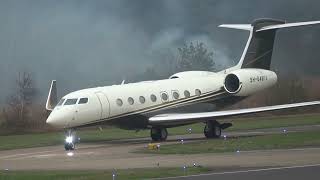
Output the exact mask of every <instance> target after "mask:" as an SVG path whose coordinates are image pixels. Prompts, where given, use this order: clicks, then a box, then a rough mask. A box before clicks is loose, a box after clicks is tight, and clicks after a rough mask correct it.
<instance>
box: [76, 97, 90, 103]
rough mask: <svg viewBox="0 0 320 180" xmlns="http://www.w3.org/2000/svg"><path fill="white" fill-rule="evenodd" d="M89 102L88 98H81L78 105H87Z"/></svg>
mask: <svg viewBox="0 0 320 180" xmlns="http://www.w3.org/2000/svg"><path fill="white" fill-rule="evenodd" d="M87 102H88V98H81V99H80V100H79V102H78V104H86V103H87Z"/></svg>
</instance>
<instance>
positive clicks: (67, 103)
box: [64, 99, 78, 106]
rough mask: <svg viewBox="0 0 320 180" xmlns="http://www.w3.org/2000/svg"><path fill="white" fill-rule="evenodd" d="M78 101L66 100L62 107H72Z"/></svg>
mask: <svg viewBox="0 0 320 180" xmlns="http://www.w3.org/2000/svg"><path fill="white" fill-rule="evenodd" d="M77 101H78V99H67V100H66V102H65V103H64V106H65V105H74V104H76V103H77Z"/></svg>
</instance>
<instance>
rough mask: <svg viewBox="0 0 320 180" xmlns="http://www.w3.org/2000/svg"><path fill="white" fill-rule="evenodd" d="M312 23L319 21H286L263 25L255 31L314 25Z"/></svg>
mask: <svg viewBox="0 0 320 180" xmlns="http://www.w3.org/2000/svg"><path fill="white" fill-rule="evenodd" d="M314 24H320V21H308V22H298V23H286V24H279V25H272V26H265V27H262V28H260V29H258V30H257V32H260V31H266V30H272V29H282V28H289V27H298V26H307V25H314Z"/></svg>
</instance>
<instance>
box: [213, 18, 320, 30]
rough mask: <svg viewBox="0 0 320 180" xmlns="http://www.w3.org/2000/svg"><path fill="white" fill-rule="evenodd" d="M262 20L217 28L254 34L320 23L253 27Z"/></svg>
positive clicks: (310, 22) (318, 22)
mask: <svg viewBox="0 0 320 180" xmlns="http://www.w3.org/2000/svg"><path fill="white" fill-rule="evenodd" d="M262 20H263V19H261V20H256V21H255V22H254V23H253V24H222V25H220V26H219V27H222V28H229V29H239V30H246V31H251V30H253V29H254V30H255V32H261V31H267V30H277V29H282V28H289V27H299V26H307V25H314V24H320V21H307V22H297V23H285V22H284V21H283V22H284V23H279V24H273V25H266V26H260V27H255V24H256V23H257V22H259V21H262ZM270 21H272V20H270ZM277 21H279V20H277ZM279 22H280V21H279Z"/></svg>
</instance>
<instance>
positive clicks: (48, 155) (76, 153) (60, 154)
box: [10, 152, 95, 160]
mask: <svg viewBox="0 0 320 180" xmlns="http://www.w3.org/2000/svg"><path fill="white" fill-rule="evenodd" d="M73 153H74V154H73V155H72V156H73V157H77V156H84V155H92V154H95V153H94V152H81V153H80V152H73ZM59 156H60V157H61V156H63V157H65V156H68V153H66V152H63V153H59V154H40V155H30V156H23V157H16V158H12V159H10V160H21V159H30V158H38V159H49V158H54V157H59ZM68 157H71V156H68Z"/></svg>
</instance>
